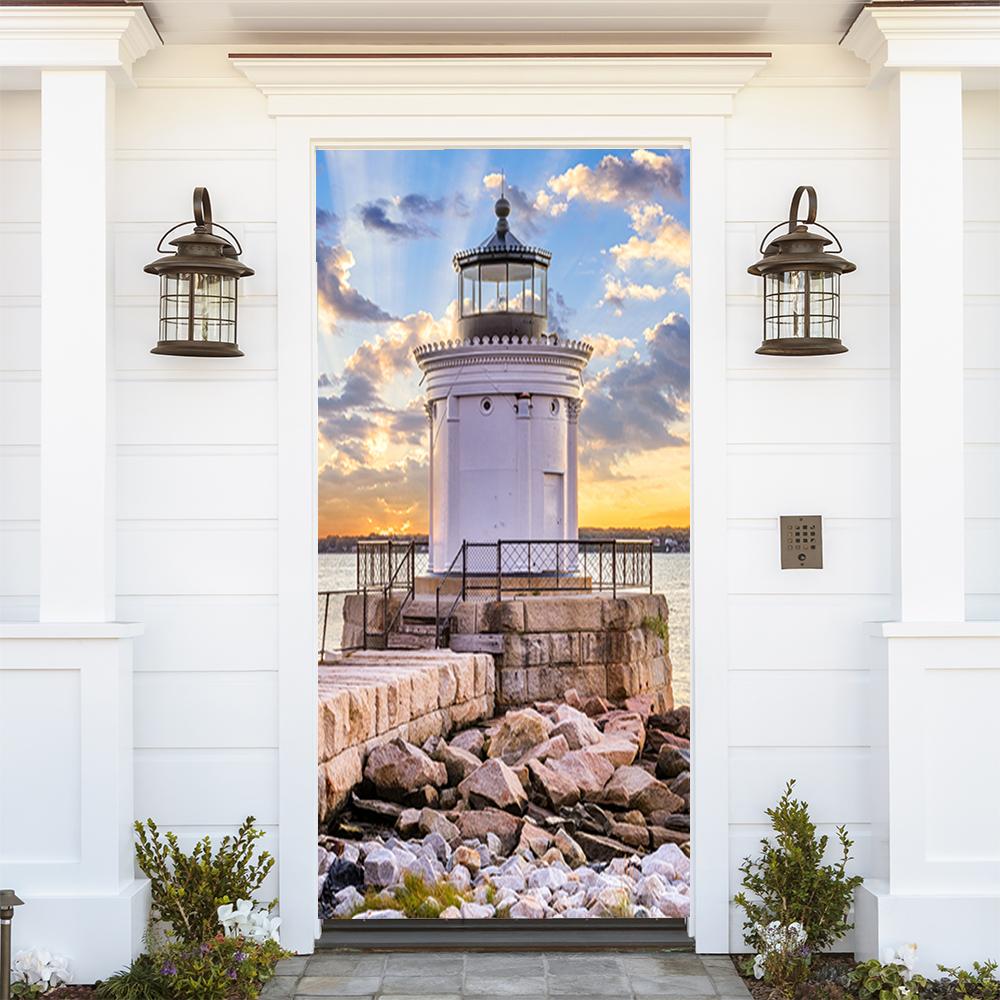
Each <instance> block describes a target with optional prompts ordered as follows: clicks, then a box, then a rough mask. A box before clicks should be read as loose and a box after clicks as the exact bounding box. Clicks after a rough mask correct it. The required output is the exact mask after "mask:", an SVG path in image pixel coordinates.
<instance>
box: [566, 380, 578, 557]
mask: <svg viewBox="0 0 1000 1000" xmlns="http://www.w3.org/2000/svg"><path fill="white" fill-rule="evenodd" d="M579 426H580V400H578V399H567V400H566V537H567V538H569V539H571V540H573V541H575V540H576V539H577V537H578V536H579V534H580V525H579V520H580V516H579V496H578V489H579V487H578V485H577V479H578V475H579V464H580V463H579V459H578V456H577V447H578V431H579Z"/></svg>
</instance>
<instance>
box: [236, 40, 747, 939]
mask: <svg viewBox="0 0 1000 1000" xmlns="http://www.w3.org/2000/svg"><path fill="white" fill-rule="evenodd" d="M231 61H232V63H233V65H235V66H237V67H238V68H239V69H241V70H242V71H243V72H244V73H245V74H246V75H247V77H248V78H249V79H250V80H251V81H253V82H254V84H255V85H256V86H257V87H258V88H259V89H260V90H261V92H262V93H264V94H265V95H266V96H267V100H268V108H269V110H270V113H271V114H272V115H274V116H276V118H277V143H278V145H277V172H276V183H277V192H278V198H277V210H278V215H277V239H278V246H277V256H278V260H279V261H280V267H279V272H278V328H279V329H280V330H281V331H282V334H281V337H280V342H279V358H278V436H279V459H278V463H279V472H278V482H279V497H278V507H279V510H278V533H279V537H280V539H281V545H280V551H279V567H278V576H279V580H278V589H279V598H278V604H279V636H278V643H279V647H278V657H279V666H278V671H279V681H278V684H279V705H280V709H279V710H280V718H279V745H280V760H279V805H278V809H279V824H280V831H281V833H280V838H279V851H278V860H279V900H280V903H281V915H282V921H283V923H282V942H283V943H284V944H285V946H286V947H289V948H292V949H294V950H296V951H299V952H307V951H311V950H312V948H313V945H314V941H313V938H314V936H315V934H316V930H317V922H316V909H315V905H316V904H315V879H316V875H315V865H314V862H313V857H314V855H313V847H314V838H315V825H316V789H315V786H314V784H312V783H310V782H306V781H304V780H303V775H306V774H310V773H312V772H313V769H314V768H315V761H316V727H315V715H316V688H317V679H316V670H315V650H314V648H313V644H312V638H313V631H312V630H313V629H314V627H315V621H316V588H315V573H316V534H315V523H316V522H315V511H316V440H315V436H316V405H317V404H316V391H315V387H316V379H317V377H318V373H317V368H316V365H317V325H316V324H317V310H316V254H315V239H316V231H315V214H316V213H315V163H316V151H317V149H322V148H328V149H352V148H353V149H427V148H442V147H453V148H477V147H478V148H503V147H509V148H513V149H518V148H525V147H536V148H544V147H548V146H556V147H569V148H574V147H586V146H591V147H595V146H596V147H600V146H606V145H612V146H615V147H618V148H621V147H627V146H644V145H654V146H675V147H687V148H688V149H690V153H691V244H692V262H691V277H692V294H691V321H692V327H693V329H694V330H695V331H696V334H695V336H694V337H692V344H691V398H692V409H693V417H692V453H691V469H692V513H693V519H692V547H691V550H692V595H693V600H692V651H693V659H694V662H695V664H696V665H697V666H696V668H695V669H694V671H693V697H692V705H693V719H692V729H693V732H692V736H693V740H692V745H693V747H694V767H693V781H694V792H693V796H692V803H693V804H692V810H693V815H692V825H693V830H694V833H693V836H694V839H695V841H696V843H697V845H698V846H697V850H696V852H695V854H694V860H693V868H694V874H693V882H694V888H693V913H692V918H691V921H690V923H689V930H690V931H691V933H693V934H694V937H695V942H696V947H697V949H698V951H700V952H703V953H719V952H726V951H729V950H730V944H731V942H730V927H729V904H730V886H729V744H728V734H729V727H728V718H729V693H728V690H727V673H728V645H727V643H728V639H727V634H726V629H725V625H724V623H725V621H726V617H727V611H726V602H727V579H728V577H727V565H726V414H725V399H726V346H725V345H726V272H725V262H726V252H725V247H726V224H725V201H724V198H723V197H721V193H722V192H724V191H725V189H726V185H725V172H726V159H725V152H726V146H725V132H726V123H725V118H724V115H725V114H727V113H728V112H729V111H730V110H731V109H732V100H733V97H734V95H735V94H736V93H737V91H738V90H739V88H740V87H741V86H742V85H743V84H745V83H746V82H747V81H748V80H749V79H750V78H751V77H752V76H753V75H754V74H755V73H756V72H757V71H758V70H759V69H760V68H761V67H762V66H763V65H764V63H765V62H766V56H764V55H761V54H753V55H748V56H744V57H741V56H738V55H736V56H734V55H733V54H732V53H728V54H723V55H720V56H719V57H709V56H700V57H698V56H693V55H691V54H690V53H686V54H684V56H683V58H680V57H674V56H672V55H664V56H662V57H661V58H636V57H635V56H628V57H626V56H621V57H615V56H610V57H609V56H607V55H593V56H589V57H588V56H580V57H573V58H566V57H560V58H558V59H555V58H553V59H543V58H540V57H539V56H537V55H530V56H528V55H525V56H512V55H511V54H509V53H507V54H504V55H502V56H501V55H498V56H496V57H493V58H490V57H481V58H480V57H475V58H457V57H455V56H454V55H452V56H450V57H444V56H442V57H441V58H440V59H435V58H432V59H429V60H428V59H425V58H422V57H421V58H416V59H403V58H400V57H399V56H398V54H397V55H393V56H385V57H379V56H375V57H373V56H371V55H368V56H366V57H365V58H363V59H362V58H360V57H359V58H356V59H343V58H341V57H331V56H322V57H317V56H309V55H304V56H302V57H298V58H294V57H290V56H289V55H288V54H287V53H285V54H280V55H275V56H252V55H234V56H232V57H231ZM624 91H627V92H628V93H629V94H630V98H629V100H628V101H627V102H625V103H624V104H623V102H622V99H621V97H622V93H623V92H624ZM515 94H516V95H517V100H513V99H512V95H515ZM526 94H527V95H528V96H527V98H526V97H525V95H526ZM532 96H534V97H535V98H536V99H534V100H533V99H532ZM346 98H349V99H346ZM525 107H528V108H531V109H532V110H533V113H531V114H525V113H524V108H525ZM623 108H625V109H627V110H623Z"/></svg>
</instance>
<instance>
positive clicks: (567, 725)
mask: <svg viewBox="0 0 1000 1000" xmlns="http://www.w3.org/2000/svg"><path fill="white" fill-rule="evenodd" d="M573 711H576V710H575V709H574V710H573ZM576 714H577V715H578V716H579V718H575V719H572V718H571V719H566V720H565V721H563V722H559V723H557V725H556V727H555V728H554V729H553V730H552V735H553V736H562V737H563V738H564V739H565V740H566V742H567V743H568V744H569V748H570V750H580V749H581V748H582V747H588V746H590V745H591V743H597V742H599V741H600V739H601V731H600V729H598V728H597V726H596V725H595V724H594V723H593V722H592V721H591V720H590V719H589V718H588V717H587V716H586V715H584V714H583V712H577V713H576Z"/></svg>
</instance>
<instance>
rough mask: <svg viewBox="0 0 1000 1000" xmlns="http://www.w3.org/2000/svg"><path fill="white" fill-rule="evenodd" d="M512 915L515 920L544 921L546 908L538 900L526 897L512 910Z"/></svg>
mask: <svg viewBox="0 0 1000 1000" xmlns="http://www.w3.org/2000/svg"><path fill="white" fill-rule="evenodd" d="M510 915H511V916H512V917H513V918H514V919H515V920H542V919H543V918H544V917H545V907H544V906H542V904H541V903H539V902H538V901H537V900H535V899H531V898H530V897H525V898H524V899H521V900H518V902H516V903H515V904H514V905H513V906H512V907H511V908H510Z"/></svg>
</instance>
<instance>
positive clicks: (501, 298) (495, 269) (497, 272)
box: [479, 263, 508, 313]
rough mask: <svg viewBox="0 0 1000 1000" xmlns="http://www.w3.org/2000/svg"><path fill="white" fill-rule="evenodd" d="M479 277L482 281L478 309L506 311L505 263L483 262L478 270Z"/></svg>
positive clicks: (483, 310) (488, 311)
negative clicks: (480, 303)
mask: <svg viewBox="0 0 1000 1000" xmlns="http://www.w3.org/2000/svg"><path fill="white" fill-rule="evenodd" d="M479 277H480V281H481V282H482V289H481V294H482V305H481V306H480V311H481V312H484V313H495V312H506V311H507V299H508V290H507V265H506V263H504V264H483V266H482V267H481V268H480V270H479Z"/></svg>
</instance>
